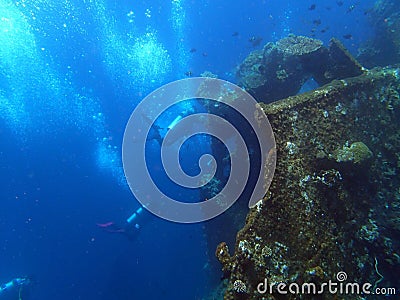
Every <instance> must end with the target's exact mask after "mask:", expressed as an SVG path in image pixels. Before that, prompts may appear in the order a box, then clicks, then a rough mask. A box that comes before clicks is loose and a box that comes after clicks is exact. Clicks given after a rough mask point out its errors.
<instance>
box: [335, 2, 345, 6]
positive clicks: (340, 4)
mask: <svg viewBox="0 0 400 300" xmlns="http://www.w3.org/2000/svg"><path fill="white" fill-rule="evenodd" d="M343 3H344V2H343V1H336V4H337V5H338V6H342V5H343Z"/></svg>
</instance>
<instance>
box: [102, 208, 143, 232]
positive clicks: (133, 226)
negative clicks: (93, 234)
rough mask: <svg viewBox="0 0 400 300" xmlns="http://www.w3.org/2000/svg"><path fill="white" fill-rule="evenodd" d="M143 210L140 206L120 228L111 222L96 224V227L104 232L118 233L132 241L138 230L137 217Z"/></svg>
mask: <svg viewBox="0 0 400 300" xmlns="http://www.w3.org/2000/svg"><path fill="white" fill-rule="evenodd" d="M143 210H144V209H143V206H140V207H139V208H138V209H137V210H135V212H134V213H133V214H132V215H131V216H130V217H129V218H128V219H127V220H126V222H125V224H124V225H122V226H121V225H119V224H117V223H115V222H112V221H110V222H106V223H96V225H97V227H100V228H101V229H103V230H104V231H106V232H109V233H118V234H121V235H124V236H126V237H127V238H128V239H129V240H134V239H135V237H136V236H137V235H138V233H139V229H140V225H139V224H138V223H137V217H138V216H139V215H141V214H142V213H143ZM134 221H135V222H134Z"/></svg>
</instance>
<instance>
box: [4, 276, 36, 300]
mask: <svg viewBox="0 0 400 300" xmlns="http://www.w3.org/2000/svg"><path fill="white" fill-rule="evenodd" d="M31 283H32V280H31V278H29V277H17V278H14V279H12V280H10V281H9V282H6V283H4V284H2V285H0V299H18V300H22V296H23V292H24V293H25V290H27V289H26V288H25V289H24V287H27V286H29V285H31Z"/></svg>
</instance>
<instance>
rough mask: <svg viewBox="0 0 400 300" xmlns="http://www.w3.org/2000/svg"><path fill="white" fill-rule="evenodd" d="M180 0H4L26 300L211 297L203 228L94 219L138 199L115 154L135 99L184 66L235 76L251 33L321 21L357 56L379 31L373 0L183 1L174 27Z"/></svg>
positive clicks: (12, 228)
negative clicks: (122, 228) (122, 230)
mask: <svg viewBox="0 0 400 300" xmlns="http://www.w3.org/2000/svg"><path fill="white" fill-rule="evenodd" d="M171 2H172V1H165V0H162V1H161V0H159V1H127V0H125V1H107V2H102V1H101V0H99V1H94V0H93V1H75V0H74V1H71V2H70V1H50V0H48V1H47V2H46V1H40V2H38V1H33V0H28V1H25V2H24V3H22V2H17V1H6V0H0V13H1V15H0V17H1V18H2V19H1V21H0V30H1V33H0V34H2V37H4V38H3V40H2V41H1V45H0V66H1V68H0V92H1V93H0V96H1V97H3V98H0V113H1V116H0V147H1V148H0V162H1V164H0V179H1V180H0V201H1V206H2V207H1V210H0V283H3V282H6V281H8V280H10V279H12V278H14V277H17V276H23V275H29V274H32V275H33V276H34V277H35V279H36V284H35V286H33V287H32V289H31V291H30V295H29V297H26V298H24V300H25V299H60V300H63V299H161V298H162V299H200V298H202V297H204V296H205V295H206V294H207V293H208V292H210V290H212V289H213V288H214V287H215V284H217V283H218V282H213V281H211V280H209V278H213V277H212V276H211V275H210V274H209V273H208V272H210V268H209V264H210V260H211V263H213V262H212V261H214V260H215V259H214V253H207V251H208V250H207V249H208V248H207V237H206V236H205V233H204V231H203V224H195V225H179V224H173V223H170V222H166V221H163V220H160V219H159V218H156V217H154V216H152V215H150V214H149V213H148V212H145V213H144V214H143V215H141V216H140V220H139V222H140V224H141V229H140V233H139V235H138V236H137V238H136V239H135V240H134V241H129V240H128V239H126V238H125V237H124V236H121V235H118V234H110V233H107V232H104V231H102V230H101V229H100V228H98V227H97V226H96V223H102V222H107V221H115V222H124V220H125V219H126V218H127V217H128V216H129V215H130V214H131V213H132V212H133V211H134V210H136V209H137V208H138V207H139V204H138V202H137V201H136V200H135V199H134V198H133V196H132V194H131V192H130V190H129V188H128V187H127V185H126V183H125V181H124V178H123V176H122V169H121V163H120V156H121V143H122V135H123V130H124V127H125V124H126V122H127V120H128V118H129V115H130V113H131V112H132V110H133V109H134V107H135V105H136V104H137V103H138V102H139V101H140V100H141V99H142V98H143V97H144V96H145V95H147V94H148V93H149V92H151V91H152V90H153V89H155V88H157V87H159V86H160V85H161V84H163V83H166V82H169V81H171V80H175V79H181V78H184V77H185V73H186V72H189V71H190V72H191V73H192V74H193V75H194V76H198V75H200V74H201V73H202V72H204V71H205V70H208V71H211V72H213V73H215V74H217V75H218V76H219V77H220V78H222V79H228V80H231V81H233V82H234V81H235V78H234V70H235V67H236V66H237V65H238V64H239V63H240V62H241V61H242V60H243V59H244V58H245V57H246V56H247V55H248V54H249V53H250V52H251V51H252V50H253V49H254V48H253V47H252V45H251V43H250V42H249V41H248V40H249V38H251V37H262V39H263V41H262V43H261V45H260V46H259V47H262V45H264V44H265V43H267V42H270V41H272V42H274V41H277V40H278V39H280V38H282V37H285V36H287V35H288V34H289V33H294V34H302V35H307V36H310V35H311V34H312V29H313V28H316V30H315V32H314V33H315V37H316V38H320V39H322V40H323V41H324V43H327V42H328V41H329V39H330V38H331V37H333V36H337V37H338V38H339V39H341V40H342V41H343V43H344V44H345V46H347V47H348V48H349V49H350V51H351V52H352V53H353V54H357V47H358V45H359V44H360V43H361V42H363V41H365V40H366V39H367V38H368V37H370V36H371V35H373V34H374V33H373V30H372V29H371V28H370V25H369V24H368V22H367V17H368V14H365V12H366V11H367V9H368V8H370V6H371V5H372V3H373V1H372V0H371V1H347V0H344V1H343V2H344V4H343V5H342V6H339V5H338V4H337V2H336V1H330V0H325V1H318V3H316V8H315V9H314V10H310V9H309V7H310V6H311V4H313V2H312V1H295V0H292V1H277V0H270V1H244V0H233V1H226V0H212V1H211V0H209V1H189V0H181V1H178V2H177V3H180V4H181V7H182V11H184V12H185V18H183V19H182V20H183V21H184V23H183V25H182V26H181V27H180V28H179V29H176V28H174V27H173V26H172V23H173V21H174V18H177V16H182V14H178V15H174V14H172V13H171V9H172V5H171ZM361 2H362V3H361ZM352 5H354V9H350V10H349V8H350V7H352ZM146 9H149V12H147V13H148V15H151V17H148V16H146ZM130 11H132V12H133V13H134V16H135V17H134V18H133V17H128V14H129V12H130ZM8 12H11V13H10V14H8ZM131 16H132V15H131ZM129 20H131V22H130V21H129ZM314 20H320V21H321V24H320V25H318V26H316V25H315V24H314V23H315V22H314V23H313V21H314ZM10 22H11V23H13V24H14V25H13V26H9V25H10ZM18 24H23V25H21V26H19V25H18ZM17 25H18V26H17ZM322 29H324V30H325V32H321V30H322ZM10 30H11V31H12V30H14V31H15V35H11V36H9V35H8V33H9V32H10ZM21 32H22V33H21ZM149 32H150V33H152V34H153V35H152V37H156V38H154V39H153V38H151V37H150V38H149V39H150V40H151V41H153V42H154V41H155V42H154V43H155V44H156V45H158V46H157V47H156V48H151V49H150V50H151V51H149V52H148V53H145V56H146V57H150V58H148V63H149V64H148V65H147V67H146V66H145V67H144V68H140V67H139V66H138V63H139V62H140V61H144V62H146V60H145V59H143V60H140V59H138V58H137V57H136V58H133V59H130V58H129V57H130V56H132V55H135V54H134V53H136V54H137V52H135V51H134V50H133V48H134V47H135V45H136V46H137V44H135V39H136V38H138V37H139V38H140V37H143V36H145V34H146V33H149ZM234 33H235V34H234ZM346 34H351V35H352V38H351V39H343V38H342V37H343V35H346ZM144 39H146V38H144ZM32 41H35V42H34V43H32ZM160 45H161V48H162V49H163V50H165V51H167V53H168V54H167V55H168V56H169V59H170V65H169V67H168V68H166V67H164V66H163V64H162V61H163V59H162V53H161V54H160V52H157V51H159V50H160ZM191 49H192V51H190V50H191ZM138 51H139V50H138ZM161 52H162V51H161ZM157 57H161V59H157ZM15 58H17V59H16V60H15ZM23 58H26V59H23ZM153 65H154V66H156V67H157V68H155V69H153V68H151V66H153ZM49 70H50V71H49ZM47 87H48V88H47ZM77 95H81V96H82V95H83V96H85V97H87V99H86V100H82V101H78V100H77V99H79V96H77ZM5 99H8V100H7V101H6V100H5ZM89 99H90V100H89ZM154 105H156V103H155V104H154ZM21 107H24V109H25V111H27V112H28V115H29V117H26V116H24V115H23V114H22V115H19V114H18V112H19V109H20V108H21ZM171 113H172V114H173V113H174V112H171ZM176 113H179V112H176ZM99 114H100V115H99ZM24 124H25V125H24ZM198 150H199V151H200V150H201V151H203V150H202V147H199V148H198ZM183 160H185V159H183ZM190 163H193V161H190ZM226 227H227V230H228V231H230V230H231V231H232V234H234V231H233V228H231V227H230V224H226Z"/></svg>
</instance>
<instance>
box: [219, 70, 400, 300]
mask: <svg viewBox="0 0 400 300" xmlns="http://www.w3.org/2000/svg"><path fill="white" fill-rule="evenodd" d="M399 92H400V77H399V70H398V69H397V70H396V69H376V70H372V71H369V72H367V73H366V74H364V75H361V76H358V77H354V78H348V79H345V80H338V81H334V82H332V83H330V84H328V85H326V86H323V87H321V88H319V89H317V90H314V91H311V92H308V93H305V94H302V95H298V96H294V97H289V98H287V99H283V100H280V101H277V102H274V103H271V104H261V105H262V107H263V109H264V110H265V112H266V113H267V115H268V118H269V121H270V123H271V125H272V127H273V130H274V133H275V137H276V143H277V150H278V153H277V168H276V173H275V176H274V180H273V182H272V185H271V187H270V189H269V191H268V194H267V195H266V197H265V198H264V201H263V204H262V205H261V206H260V207H257V208H254V209H252V210H251V211H250V212H249V214H248V216H247V219H246V224H245V226H244V228H243V229H241V230H240V231H239V233H238V234H237V240H236V245H235V249H234V254H233V256H230V255H229V251H228V249H227V246H226V244H224V243H221V244H220V245H219V246H218V248H217V250H216V255H217V257H218V259H219V260H220V262H221V263H222V266H223V271H224V273H225V276H226V278H227V280H226V282H225V283H226V292H225V299H314V298H313V297H312V296H310V295H306V296H304V295H303V296H300V295H295V294H290V293H289V294H287V295H280V294H278V293H276V292H275V293H273V294H272V295H271V294H270V293H266V294H260V293H259V292H258V291H257V285H258V284H259V283H261V282H264V281H265V279H267V281H268V284H277V283H279V282H285V283H287V284H289V283H291V282H297V283H304V282H313V283H316V284H317V285H318V284H322V283H324V282H328V280H335V279H336V277H335V276H336V274H337V273H338V272H341V271H342V272H346V273H347V276H348V281H351V282H358V283H363V282H370V283H371V284H372V288H374V287H376V286H380V285H382V284H384V285H385V286H396V284H397V285H398V284H399V280H398V278H395V277H394V276H393V275H392V276H391V275H390V274H398V273H399V271H400V257H399V255H398V254H397V253H399V240H398V238H396V235H397V236H398V235H399V234H400V221H399V219H400V178H399V176H398V172H399V167H400V151H399V150H400V130H399V128H400V126H399V125H400V124H399V120H400V115H399V114H400V99H399ZM382 276H385V280H383V279H382ZM235 282H236V283H235ZM238 287H240V288H238ZM339 298H341V297H339ZM318 299H338V295H332V294H329V293H324V294H323V295H319V296H318ZM346 299H361V296H360V295H346Z"/></svg>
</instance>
